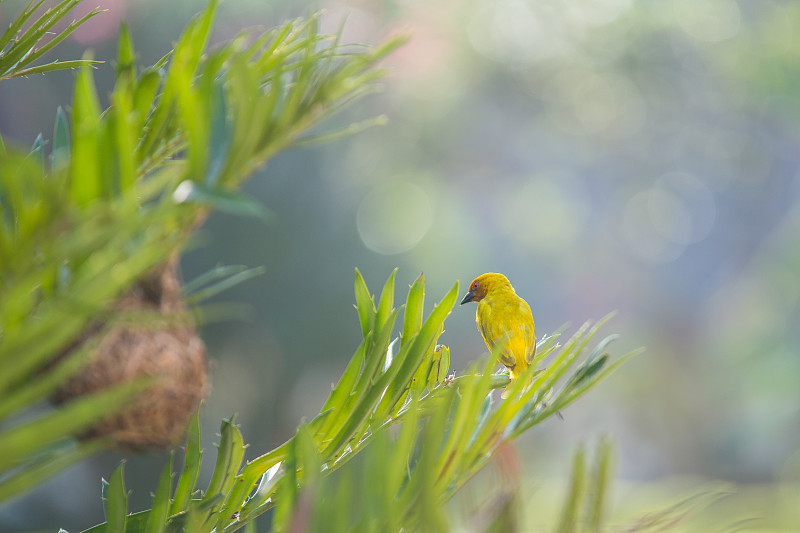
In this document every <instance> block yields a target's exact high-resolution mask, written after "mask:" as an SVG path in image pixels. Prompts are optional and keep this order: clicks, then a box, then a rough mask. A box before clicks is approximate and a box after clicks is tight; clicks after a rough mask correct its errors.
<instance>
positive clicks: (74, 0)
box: [0, 0, 101, 81]
mask: <svg viewBox="0 0 800 533" xmlns="http://www.w3.org/2000/svg"><path fill="white" fill-rule="evenodd" d="M80 2H81V0H63V1H62V2H60V3H58V4H56V5H55V6H53V7H51V8H48V9H46V10H44V12H42V13H41V14H40V15H39V17H38V18H36V19H35V20H33V21H32V22H31V23H30V24H29V25H28V26H27V27H25V24H26V23H27V22H28V21H29V20H31V19H32V17H33V16H34V15H35V14H36V12H37V11H39V8H41V7H42V4H44V0H31V1H30V2H29V3H28V5H27V6H25V9H24V10H23V11H22V13H20V14H19V15H18V16H17V17H16V18H15V19H14V20H13V21H12V22H11V24H9V26H8V28H7V29H6V31H5V32H4V33H3V34H2V35H0V81H2V80H5V79H8V78H14V77H19V76H29V75H31V74H44V73H46V72H52V71H54V70H63V69H70V68H77V67H90V66H92V65H95V64H97V63H100V62H99V61H93V60H91V59H73V60H69V61H59V60H55V61H51V62H50V63H44V64H40V65H34V63H36V62H37V61H38V60H39V59H41V58H42V56H44V55H45V54H47V53H48V52H49V51H50V50H52V49H53V48H55V47H56V46H58V45H59V44H60V43H61V42H62V41H63V40H64V39H66V38H67V37H69V35H70V34H72V32H74V31H75V30H76V29H78V28H79V27H80V26H81V25H82V24H84V23H85V22H86V21H88V20H89V19H91V18H92V17H94V16H96V15H98V14H100V13H101V11H100V10H99V9H93V10H91V11H90V12H89V13H87V14H86V15H84V16H83V17H81V18H80V19H78V20H73V21H72V22H71V23H69V24H68V25H67V27H66V28H65V29H63V30H62V31H60V32H58V33H55V34H54V33H52V32H51V31H50V30H51V29H52V28H53V26H55V25H56V24H57V23H58V22H59V21H61V20H63V19H64V18H65V17H66V16H67V15H69V13H70V12H71V11H72V9H73V8H74V7H75V6H76V5H78V4H79V3H80Z"/></svg>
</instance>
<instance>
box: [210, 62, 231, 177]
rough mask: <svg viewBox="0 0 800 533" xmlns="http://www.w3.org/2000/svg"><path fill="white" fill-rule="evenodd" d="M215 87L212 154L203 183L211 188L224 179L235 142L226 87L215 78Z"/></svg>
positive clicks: (213, 91) (212, 104)
mask: <svg viewBox="0 0 800 533" xmlns="http://www.w3.org/2000/svg"><path fill="white" fill-rule="evenodd" d="M213 79H214V86H213V88H212V89H211V92H212V93H213V98H212V99H211V113H210V114H211V139H210V140H209V149H210V151H211V154H210V156H209V160H208V168H207V169H206V175H205V177H204V178H203V183H205V184H206V185H208V186H210V187H214V186H216V185H217V184H218V183H221V182H222V183H224V181H221V178H222V177H223V171H224V169H225V163H226V161H227V157H228V151H229V150H230V146H231V142H232V141H233V132H232V131H231V130H232V127H231V123H230V119H229V117H228V105H227V99H226V96H225V86H224V84H223V81H222V80H221V79H220V78H218V77H214V78H213Z"/></svg>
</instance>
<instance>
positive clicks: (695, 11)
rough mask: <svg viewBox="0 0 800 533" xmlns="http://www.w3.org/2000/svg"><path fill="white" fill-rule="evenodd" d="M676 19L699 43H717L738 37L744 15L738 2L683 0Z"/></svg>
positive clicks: (678, 5) (676, 8)
mask: <svg viewBox="0 0 800 533" xmlns="http://www.w3.org/2000/svg"><path fill="white" fill-rule="evenodd" d="M674 7H675V17H676V19H677V21H678V24H680V26H681V27H682V28H683V30H684V31H685V32H686V33H688V34H689V35H690V36H692V37H693V38H695V39H697V40H698V41H705V42H709V43H716V42H719V41H724V40H726V39H730V38H731V37H734V36H736V34H737V33H739V28H740V27H741V24H742V13H741V11H740V10H739V4H737V3H736V0H704V1H703V2H698V1H697V0H681V1H679V2H675V4H674Z"/></svg>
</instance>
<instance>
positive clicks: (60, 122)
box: [52, 106, 70, 172]
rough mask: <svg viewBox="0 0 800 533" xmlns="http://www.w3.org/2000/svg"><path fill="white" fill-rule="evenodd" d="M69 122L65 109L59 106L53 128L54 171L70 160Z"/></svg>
mask: <svg viewBox="0 0 800 533" xmlns="http://www.w3.org/2000/svg"><path fill="white" fill-rule="evenodd" d="M69 150H70V146H69V124H68V123H67V115H66V113H64V109H63V108H62V107H61V106H58V109H57V110H56V123H55V127H54V128H53V155H52V158H53V172H58V171H59V170H61V169H63V168H64V167H65V166H66V163H67V161H68V160H69Z"/></svg>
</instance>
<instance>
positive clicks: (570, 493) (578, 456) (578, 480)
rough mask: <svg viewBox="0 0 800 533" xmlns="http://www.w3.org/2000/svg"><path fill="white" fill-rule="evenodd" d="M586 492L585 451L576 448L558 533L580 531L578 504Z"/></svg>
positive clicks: (575, 532)
mask: <svg viewBox="0 0 800 533" xmlns="http://www.w3.org/2000/svg"><path fill="white" fill-rule="evenodd" d="M585 492H586V451H585V450H584V449H583V447H581V448H578V450H577V451H576V452H575V456H574V458H573V461H572V475H571V477H570V484H569V489H568V490H567V497H566V500H565V501H564V508H563V509H562V511H561V519H560V520H559V523H558V529H557V530H556V531H557V532H558V533H579V532H580V531H581V527H580V526H581V516H580V510H581V507H580V504H581V500H582V498H583V496H584V494H585Z"/></svg>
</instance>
